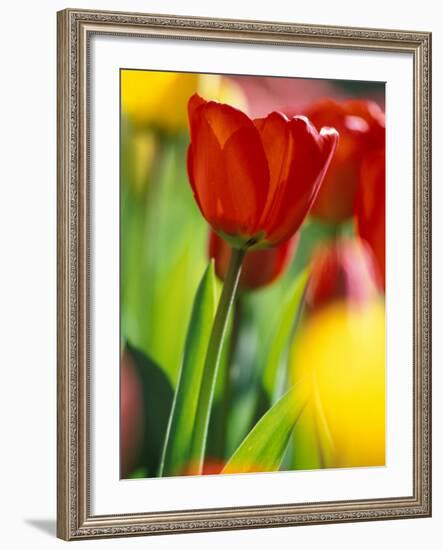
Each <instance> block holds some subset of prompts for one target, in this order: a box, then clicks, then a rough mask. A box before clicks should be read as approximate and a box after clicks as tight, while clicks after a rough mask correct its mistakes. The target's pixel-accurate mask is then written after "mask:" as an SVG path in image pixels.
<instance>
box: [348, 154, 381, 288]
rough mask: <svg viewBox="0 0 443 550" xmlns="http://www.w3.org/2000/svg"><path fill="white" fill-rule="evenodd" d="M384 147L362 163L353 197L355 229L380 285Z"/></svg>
mask: <svg viewBox="0 0 443 550" xmlns="http://www.w3.org/2000/svg"><path fill="white" fill-rule="evenodd" d="M385 206H386V193H385V150H384V149H382V150H379V151H375V152H374V153H373V154H372V155H371V156H370V157H368V159H367V160H366V161H365V162H364V163H363V166H362V170H361V181H360V186H359V189H358V192H357V196H356V198H355V213H356V220H357V231H358V233H359V235H360V237H361V238H362V239H364V240H365V241H366V242H367V243H368V244H369V246H370V247H371V249H372V251H373V253H374V257H375V260H376V262H377V266H378V270H379V275H380V279H381V283H382V287H383V289H384V287H385V283H386V274H385V271H386V259H385V248H386V244H385V240H386V237H385V233H386V218H385Z"/></svg>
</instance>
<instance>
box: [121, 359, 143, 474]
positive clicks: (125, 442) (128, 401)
mask: <svg viewBox="0 0 443 550" xmlns="http://www.w3.org/2000/svg"><path fill="white" fill-rule="evenodd" d="M143 407H144V406H143V390H142V383H141V380H140V377H139V374H138V373H137V369H136V367H135V364H134V362H133V359H132V357H131V355H130V353H129V352H128V350H127V349H125V350H124V352H123V355H122V358H121V365H120V470H121V475H122V477H123V478H124V477H127V476H128V475H129V474H130V473H131V471H132V470H133V469H134V467H135V466H136V465H137V461H138V459H139V457H140V452H141V448H142V444H143V429H144V421H143V417H144V416H143V413H144V411H143Z"/></svg>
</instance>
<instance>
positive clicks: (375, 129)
mask: <svg viewBox="0 0 443 550" xmlns="http://www.w3.org/2000/svg"><path fill="white" fill-rule="evenodd" d="M304 114H306V116H307V117H308V118H309V119H310V120H311V121H312V123H313V124H314V125H315V126H316V127H317V128H320V127H321V126H325V125H327V126H333V127H334V128H336V129H337V130H338V132H339V133H340V141H339V144H338V146H337V150H336V152H335V155H334V158H333V159H332V162H331V166H330V167H329V170H328V173H327V174H326V177H325V180H324V182H323V185H322V187H321V189H320V192H319V193H318V196H317V198H316V200H315V202H314V205H313V206H312V209H311V215H312V216H314V217H315V218H318V219H321V220H323V221H326V222H329V223H331V222H332V223H339V222H341V221H344V220H346V219H348V218H350V217H351V216H352V215H353V206H354V198H355V193H356V190H357V187H358V185H359V180H360V174H361V166H362V164H363V163H364V162H365V159H366V158H367V157H368V156H369V155H370V154H371V152H372V151H373V150H374V149H378V148H384V144H385V115H384V112H383V111H382V110H381V109H380V107H378V105H377V104H376V103H374V102H372V101H365V100H348V101H343V102H340V103H339V102H335V101H332V100H330V99H327V100H322V101H319V102H317V103H315V104H313V105H311V106H310V107H309V108H308V109H305V110H304Z"/></svg>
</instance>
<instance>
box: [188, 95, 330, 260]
mask: <svg viewBox="0 0 443 550" xmlns="http://www.w3.org/2000/svg"><path fill="white" fill-rule="evenodd" d="M188 114H189V122H190V129H191V144H190V146H189V150H188V175H189V181H190V183H191V186H192V189H193V192H194V196H195V199H196V201H197V204H198V206H199V208H200V210H201V212H202V214H203V216H204V217H205V218H206V220H207V221H208V223H209V224H210V225H211V226H212V228H213V229H214V231H216V232H217V233H218V234H219V235H220V236H221V237H223V238H224V239H226V240H227V241H228V242H229V243H230V244H231V246H233V247H234V248H239V249H240V248H243V249H246V248H249V247H255V248H267V247H269V246H275V245H278V244H280V243H282V242H284V241H286V240H288V239H289V238H290V237H292V235H293V234H294V233H295V232H296V231H297V230H298V228H299V227H300V225H301V224H302V222H303V220H304V218H305V217H306V215H307V214H308V212H309V210H310V208H311V206H312V204H313V202H314V200H315V198H316V196H317V193H318V191H319V189H320V185H321V183H322V180H323V178H324V176H325V173H326V171H327V168H328V166H329V163H330V162H331V159H332V156H333V154H334V151H335V147H336V144H337V140H338V133H337V131H336V130H335V129H333V128H322V129H321V131H320V132H318V131H317V130H316V129H315V128H314V126H313V125H312V124H311V123H310V122H309V120H308V119H307V118H305V117H293V118H291V119H288V118H287V117H286V116H285V115H283V114H281V113H277V112H273V113H270V114H269V115H268V116H267V117H266V118H259V119H255V120H251V119H250V118H249V117H248V116H247V115H245V114H244V113H243V112H241V111H239V110H238V109H235V108H233V107H231V106H230V105H225V104H221V103H217V102H214V101H205V100H204V99H202V98H201V97H200V96H198V95H197V94H194V95H193V96H192V97H191V98H190V100H189V103H188Z"/></svg>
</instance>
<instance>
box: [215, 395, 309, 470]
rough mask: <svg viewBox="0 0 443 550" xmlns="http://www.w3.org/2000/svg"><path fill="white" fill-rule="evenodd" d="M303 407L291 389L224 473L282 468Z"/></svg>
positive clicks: (243, 443)
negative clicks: (282, 462)
mask: <svg viewBox="0 0 443 550" xmlns="http://www.w3.org/2000/svg"><path fill="white" fill-rule="evenodd" d="M303 407H304V405H303V404H301V403H299V402H297V400H296V393H295V390H294V389H291V390H289V391H288V392H287V393H286V394H285V395H284V396H283V397H282V398H281V399H280V400H279V401H277V403H276V404H275V405H274V406H273V407H271V408H270V409H269V410H268V412H267V413H266V414H265V415H264V416H263V417H262V418H261V419H260V420H259V421H258V423H257V424H256V425H255V426H254V428H253V429H252V430H251V431H250V432H249V434H248V435H247V436H246V438H245V439H244V440H243V442H242V443H241V445H240V446H239V447H238V449H237V450H236V451H235V453H234V454H233V455H232V457H231V458H230V459H229V461H228V463H227V464H226V466H225V467H224V469H223V471H222V474H229V473H248V472H272V471H276V470H278V469H279V466H280V463H281V461H282V460H283V456H284V454H285V451H286V448H287V445H288V442H289V438H290V436H291V433H292V431H293V429H294V426H295V425H296V422H297V419H298V418H299V416H300V414H301V412H302V410H303Z"/></svg>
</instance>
